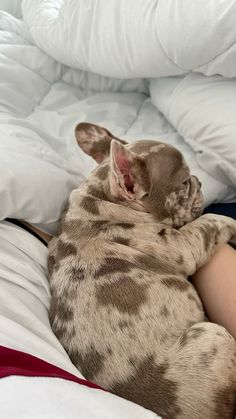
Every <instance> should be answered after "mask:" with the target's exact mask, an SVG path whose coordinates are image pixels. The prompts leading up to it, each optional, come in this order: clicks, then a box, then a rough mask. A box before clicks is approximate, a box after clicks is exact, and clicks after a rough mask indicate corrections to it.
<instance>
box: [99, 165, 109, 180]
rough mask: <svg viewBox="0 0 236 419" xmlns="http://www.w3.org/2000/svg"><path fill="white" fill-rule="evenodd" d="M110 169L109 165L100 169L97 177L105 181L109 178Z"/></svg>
mask: <svg viewBox="0 0 236 419" xmlns="http://www.w3.org/2000/svg"><path fill="white" fill-rule="evenodd" d="M108 169H109V166H108V165H107V164H106V165H103V166H100V167H98V168H97V170H96V176H97V177H98V178H99V179H100V180H105V179H106V178H107V176H108Z"/></svg>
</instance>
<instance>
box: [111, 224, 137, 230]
mask: <svg viewBox="0 0 236 419" xmlns="http://www.w3.org/2000/svg"><path fill="white" fill-rule="evenodd" d="M114 225H115V226H116V227H121V228H124V229H126V230H130V229H132V228H134V224H133V223H115V224H114Z"/></svg>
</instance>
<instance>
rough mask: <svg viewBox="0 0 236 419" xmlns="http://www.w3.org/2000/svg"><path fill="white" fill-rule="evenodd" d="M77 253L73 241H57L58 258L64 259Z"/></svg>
mask: <svg viewBox="0 0 236 419" xmlns="http://www.w3.org/2000/svg"><path fill="white" fill-rule="evenodd" d="M70 255H76V248H75V246H74V245H73V244H72V243H66V242H63V241H62V240H58V242H57V258H58V259H59V260H60V259H64V258H66V257H67V256H70Z"/></svg>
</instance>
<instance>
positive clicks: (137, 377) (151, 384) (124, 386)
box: [112, 356, 181, 419]
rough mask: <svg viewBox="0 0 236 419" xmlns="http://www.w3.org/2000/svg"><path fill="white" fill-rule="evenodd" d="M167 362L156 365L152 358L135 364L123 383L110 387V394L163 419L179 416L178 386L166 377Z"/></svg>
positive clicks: (148, 357)
mask: <svg viewBox="0 0 236 419" xmlns="http://www.w3.org/2000/svg"><path fill="white" fill-rule="evenodd" d="M168 368H169V365H168V363H167V362H165V363H163V364H160V365H157V364H155V362H154V361H153V357H152V356H147V357H146V359H144V361H142V362H141V363H140V364H138V365H137V364H136V366H135V368H134V373H133V375H131V376H130V377H129V378H128V379H127V380H126V381H125V382H120V383H117V384H114V385H113V386H112V392H113V393H115V394H118V395H119V396H121V397H123V398H126V399H128V400H131V401H132V402H135V403H137V404H140V403H141V401H142V405H143V406H144V407H145V408H146V409H150V410H152V411H153V412H155V413H157V414H158V415H160V416H161V417H162V418H163V419H170V418H173V419H174V418H176V417H178V415H179V414H181V410H180V407H179V406H178V399H177V392H178V386H177V383H176V382H175V381H172V380H170V379H168V378H167V377H166V373H167V371H168Z"/></svg>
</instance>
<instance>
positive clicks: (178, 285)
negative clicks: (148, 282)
mask: <svg viewBox="0 0 236 419" xmlns="http://www.w3.org/2000/svg"><path fill="white" fill-rule="evenodd" d="M161 282H162V284H163V285H165V286H166V287H168V288H174V289H176V290H178V291H186V290H187V289H188V288H189V287H190V286H191V285H190V284H189V283H188V282H187V281H186V280H183V279H179V278H176V277H174V276H173V277H165V278H161Z"/></svg>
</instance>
